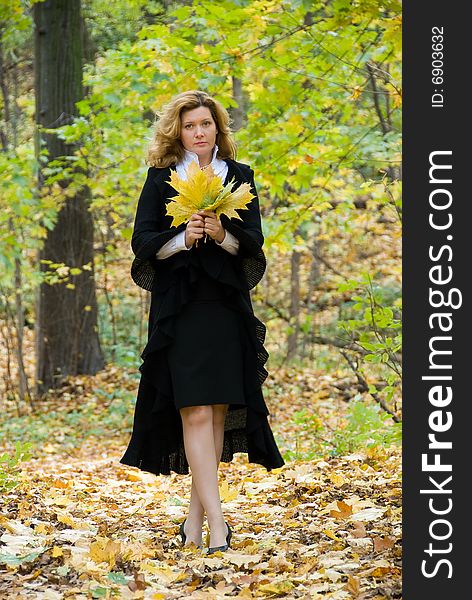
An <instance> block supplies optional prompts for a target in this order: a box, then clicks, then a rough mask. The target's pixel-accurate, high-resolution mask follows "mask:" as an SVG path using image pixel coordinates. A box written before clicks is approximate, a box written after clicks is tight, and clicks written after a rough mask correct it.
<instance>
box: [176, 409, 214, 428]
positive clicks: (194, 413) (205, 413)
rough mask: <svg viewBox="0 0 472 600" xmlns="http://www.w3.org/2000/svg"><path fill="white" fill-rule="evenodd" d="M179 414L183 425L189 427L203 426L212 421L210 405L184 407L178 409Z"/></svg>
mask: <svg viewBox="0 0 472 600" xmlns="http://www.w3.org/2000/svg"><path fill="white" fill-rule="evenodd" d="M180 414H181V416H182V421H183V422H184V424H185V425H190V426H195V425H203V424H205V423H207V422H209V421H210V422H211V421H212V419H213V410H212V407H211V406H210V405H203V406H186V407H185V408H181V409H180Z"/></svg>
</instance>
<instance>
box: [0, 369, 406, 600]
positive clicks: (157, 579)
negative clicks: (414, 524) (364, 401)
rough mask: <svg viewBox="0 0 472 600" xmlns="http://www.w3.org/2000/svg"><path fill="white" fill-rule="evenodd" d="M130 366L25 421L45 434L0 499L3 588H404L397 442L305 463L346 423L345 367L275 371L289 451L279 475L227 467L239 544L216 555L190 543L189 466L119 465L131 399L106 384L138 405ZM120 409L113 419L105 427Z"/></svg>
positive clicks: (393, 593) (225, 492) (100, 593)
mask: <svg viewBox="0 0 472 600" xmlns="http://www.w3.org/2000/svg"><path fill="white" fill-rule="evenodd" d="M119 374H120V371H119V370H117V369H116V368H114V367H110V368H108V369H107V370H105V371H103V372H102V373H100V374H98V375H97V376H96V377H82V378H75V379H74V380H73V382H71V383H70V389H69V390H68V389H67V388H66V389H63V390H62V391H61V393H59V394H58V395H57V397H56V398H52V399H51V401H50V402H49V403H48V405H47V407H45V408H44V413H43V414H34V415H33V414H31V415H29V416H28V417H27V418H25V419H24V420H23V421H22V422H21V426H22V427H23V428H24V431H33V430H34V428H35V424H36V425H37V430H36V435H37V436H40V437H39V438H36V444H37V445H36V448H35V452H34V456H35V458H34V459H31V460H29V461H28V462H27V463H24V466H23V471H22V482H23V485H21V486H20V487H19V488H16V489H14V490H12V491H10V492H7V493H4V495H3V499H2V511H1V515H2V516H1V520H0V598H4V597H5V598H41V599H43V598H45V599H56V598H58V599H59V598H67V597H71V598H152V599H160V598H163V599H164V598H197V599H198V598H225V597H231V598H276V597H281V598H303V599H307V600H308V599H315V600H316V599H325V598H332V599H344V598H357V599H377V600H380V599H384V598H385V599H386V598H401V584H400V581H401V473H400V470H401V458H400V452H399V450H398V449H397V448H396V447H392V448H389V449H384V448H381V447H379V446H376V447H372V448H366V449H363V450H356V451H355V452H351V453H349V454H345V455H343V456H330V454H329V452H326V453H325V456H324V457H323V458H321V457H315V458H312V459H311V460H305V459H303V456H304V454H306V455H308V453H309V452H310V450H312V449H313V448H314V449H315V450H319V449H320V448H321V447H322V446H320V443H321V442H322V441H323V440H321V441H320V439H318V438H319V437H323V436H326V435H328V433H329V431H331V430H334V429H335V428H336V426H337V424H338V425H340V423H341V420H342V413H343V411H344V412H345V410H346V408H345V407H346V406H347V404H346V402H345V396H346V389H348V384H349V382H348V381H346V382H345V383H346V385H344V386H340V385H339V384H340V381H342V375H341V373H339V374H336V373H334V374H332V377H330V378H326V377H324V378H323V376H322V375H320V374H318V375H317V374H316V373H314V372H313V371H312V370H306V371H303V370H300V369H299V370H295V369H280V370H278V371H277V381H275V380H274V379H272V377H269V379H268V381H267V391H266V398H267V403H268V406H269V409H270V410H271V426H272V428H273V431H274V434H275V436H276V439H277V442H278V444H279V447H280V449H281V452H282V454H283V455H284V457H287V456H290V457H291V458H290V459H287V458H286V465H285V466H284V467H282V468H281V469H278V470H275V471H272V472H271V473H269V472H267V471H266V469H265V468H264V467H261V466H259V465H255V464H250V463H248V462H247V455H245V454H238V455H236V457H235V459H234V460H233V462H231V463H221V466H220V492H221V498H222V503H223V511H224V514H225V517H226V519H227V520H228V521H229V523H230V524H231V527H232V529H233V537H232V540H231V545H232V548H231V549H230V550H228V551H226V552H224V553H222V554H215V555H213V556H211V557H210V556H209V557H207V556H205V548H204V549H203V550H199V549H196V548H195V547H186V548H182V547H181V545H180V537H179V536H178V526H179V524H180V522H181V521H182V520H183V518H184V517H185V515H186V510H187V506H188V500H189V497H190V485H191V476H190V475H188V476H182V475H178V474H172V475H171V476H168V477H166V476H161V477H155V476H154V475H152V474H150V473H145V472H142V471H139V470H138V469H135V468H132V467H126V466H125V465H121V464H120V463H119V462H118V460H119V458H120V457H121V455H122V453H123V452H124V448H125V445H126V443H127V441H128V430H126V431H125V430H124V429H126V428H127V427H128V426H129V425H127V426H126V427H123V430H121V429H120V428H119V427H117V425H116V423H117V415H120V414H121V411H122V408H121V404H120V402H122V400H119V402H118V400H117V399H115V398H114V396H113V395H112V394H108V395H107V391H109V390H111V389H112V388H113V389H117V388H120V389H121V390H125V391H126V390H128V395H126V394H125V396H124V397H125V399H126V398H127V399H128V404H129V398H130V397H132V396H133V394H134V392H135V389H136V383H135V380H134V379H130V378H129V377H126V376H124V375H122V380H121V381H117V378H118V376H119ZM315 379H316V386H315V385H314V384H315ZM334 382H335V383H336V386H334V385H333V383H334ZM340 389H342V390H343V391H342V393H341V392H340ZM97 390H100V393H97ZM313 390H316V392H315V391H313ZM79 400H80V402H81V404H82V406H83V410H84V412H83V413H82V415H85V417H84V416H82V417H79V416H77V415H78V414H79V413H77V412H76V411H77V406H78V403H79ZM125 406H126V403H125ZM112 407H115V409H116V413H115V418H114V419H109V421H108V424H107V423H105V425H102V426H100V423H101V422H102V421H103V419H104V413H107V415H109V414H110V411H111V408H112ZM304 408H305V409H308V410H309V413H310V414H311V415H316V417H313V418H312V420H311V421H309V424H310V426H307V423H306V421H305V422H303V421H302V420H300V419H298V418H296V415H297V414H299V412H300V411H301V410H303V409H304ZM128 409H129V406H128ZM51 413H53V414H57V417H55V418H57V428H51V424H50V422H48V421H47V418H46V415H49V416H50V415H51ZM68 414H69V420H67V418H66V417H67V415H68ZM71 414H73V415H74V420H73V421H72V422H71V421H70V415H71ZM129 418H130V411H129V410H128V411H127V423H128V424H129ZM61 419H62V420H61ZM81 419H82V420H81ZM85 419H86V420H88V423H89V427H88V429H89V432H88V433H90V432H92V434H90V435H88V434H87V432H86V431H85V430H86V429H87V427H86V422H85ZM120 419H121V420H122V421H123V419H122V417H120ZM317 421H320V422H322V423H323V424H326V425H329V426H330V428H331V429H325V428H323V429H322V431H321V430H319V429H317V427H316V422H317ZM4 423H5V427H4V429H5V430H6V431H7V433H8V436H7V437H10V441H11V440H12V439H14V435H13V432H14V429H11V428H10V429H8V427H7V425H6V421H5V422H4ZM71 423H72V425H71ZM18 426H20V425H18ZM46 426H47V427H49V433H48V437H47V438H46V436H45V433H47V432H46ZM2 427H3V426H2ZM10 427H11V423H10ZM41 428H44V429H45V432H43V433H44V434H42V433H41ZM74 428H75V429H74ZM78 430H80V431H81V432H82V437H81V436H79V437H78V438H77V439H75V442H74V440H73V438H74V435H75V433H76V432H77V433H78ZM317 431H318V433H317ZM319 431H321V433H319ZM327 432H328V433H327ZM41 436H42V437H41ZM39 439H40V440H42V441H41V443H38V440H39ZM324 441H326V442H327V447H329V442H330V440H329V439H328V440H324ZM206 542H208V540H206ZM206 545H207V543H206V544H205V535H204V546H206Z"/></svg>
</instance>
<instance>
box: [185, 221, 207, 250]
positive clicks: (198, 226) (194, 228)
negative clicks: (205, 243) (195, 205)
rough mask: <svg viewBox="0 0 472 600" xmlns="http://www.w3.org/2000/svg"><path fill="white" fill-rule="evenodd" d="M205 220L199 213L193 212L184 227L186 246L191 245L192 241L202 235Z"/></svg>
mask: <svg viewBox="0 0 472 600" xmlns="http://www.w3.org/2000/svg"><path fill="white" fill-rule="evenodd" d="M204 225H205V220H204V218H203V217H202V216H201V215H198V214H197V213H194V214H193V215H192V216H191V217H190V219H189V222H188V223H187V227H186V228H185V245H186V246H187V248H190V247H191V246H193V244H194V242H195V241H196V240H198V239H200V238H202V237H203V235H204Z"/></svg>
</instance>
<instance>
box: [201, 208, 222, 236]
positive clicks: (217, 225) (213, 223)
mask: <svg viewBox="0 0 472 600" xmlns="http://www.w3.org/2000/svg"><path fill="white" fill-rule="evenodd" d="M197 214H199V215H202V217H204V219H205V225H204V228H203V231H204V232H205V233H208V235H209V236H210V237H211V238H212V239H214V240H216V241H217V242H218V243H219V244H221V242H222V241H223V240H224V238H225V229H224V227H223V225H222V224H221V221H220V220H219V218H218V217H217V216H216V214H215V213H214V212H212V211H209V210H199V211H198V213H197Z"/></svg>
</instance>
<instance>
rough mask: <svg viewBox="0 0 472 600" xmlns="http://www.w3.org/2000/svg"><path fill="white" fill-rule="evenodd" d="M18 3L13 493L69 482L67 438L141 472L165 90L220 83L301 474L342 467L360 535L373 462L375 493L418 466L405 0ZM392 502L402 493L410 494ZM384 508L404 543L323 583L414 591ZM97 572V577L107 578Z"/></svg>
mask: <svg viewBox="0 0 472 600" xmlns="http://www.w3.org/2000/svg"><path fill="white" fill-rule="evenodd" d="M0 7H1V15H0V78H1V80H0V87H1V94H0V117H1V120H0V144H1V149H2V152H1V153H0V173H1V177H0V222H1V225H2V226H1V230H0V235H1V252H0V261H1V266H2V269H1V271H0V311H1V312H0V319H1V337H2V349H1V355H0V391H1V396H0V407H1V411H2V413H1V417H0V427H1V429H0V431H1V439H0V448H2V449H3V450H4V451H5V453H4V454H3V456H2V457H1V458H0V488H1V489H2V490H3V491H4V492H5V493H6V494H7V495H6V496H4V500H5V501H6V502H10V504H9V508H8V511H7V512H8V515H9V517H10V522H17V521H18V519H20V517H21V516H22V515H21V512H22V509H21V507H22V506H23V510H26V512H28V511H27V509H26V508H25V507H26V506H28V502H29V501H30V500H28V498H30V495H31V494H33V491H34V493H36V494H38V493H40V494H45V495H46V496H47V495H48V494H50V493H51V484H52V483H54V482H57V481H59V480H60V478H58V476H57V473H56V475H55V476H53V475H51V473H52V472H53V471H52V470H51V469H52V465H55V464H56V463H57V462H58V461H59V462H63V459H64V457H67V458H68V459H70V460H71V461H78V463H80V464H82V465H83V464H84V463H86V464H89V465H90V464H92V465H94V467H91V468H96V467H97V463H96V462H95V463H94V462H93V461H97V460H98V461H100V460H102V461H105V463H106V464H107V465H108V469H109V472H112V471H113V477H115V478H116V477H119V476H120V473H124V471H125V469H124V467H121V466H118V465H117V460H118V458H119V456H121V454H122V452H123V451H124V448H125V444H126V443H127V439H128V435H129V431H130V430H131V424H132V416H133V405H134V399H135V396H136V391H137V385H138V381H139V371H138V366H139V364H140V358H139V356H140V352H141V351H142V349H143V347H144V345H145V341H146V335H147V331H146V326H147V312H148V309H149V300H150V298H149V296H150V295H149V294H148V292H145V291H144V290H142V289H140V288H137V287H136V286H135V285H134V283H133V282H132V280H131V278H130V275H129V269H130V265H131V261H132V252H131V248H130V240H131V234H132V229H133V219H134V214H135V210H136V203H137V198H138V196H139V191H140V188H141V186H142V184H143V182H144V179H145V175H146V170H147V166H146V164H145V162H144V159H145V155H146V148H147V144H148V142H149V139H150V136H151V133H152V124H153V121H154V116H155V112H156V111H158V110H159V108H160V107H161V106H162V104H164V103H165V102H166V101H168V100H169V99H170V98H171V97H172V96H173V95H174V94H175V93H177V92H180V91H183V90H187V89H202V90H205V91H207V92H208V93H210V94H211V95H213V96H214V97H216V98H217V99H218V100H219V101H220V102H222V104H223V105H224V106H225V107H226V108H227V109H228V111H229V112H230V115H231V118H232V122H233V130H234V132H235V133H234V136H235V139H236V142H237V144H238V155H237V160H240V161H242V162H245V163H248V164H250V165H251V166H252V168H253V169H254V170H255V180H256V186H257V189H258V194H259V198H260V205H261V212H262V223H263V231H264V236H265V245H264V250H265V253H266V257H267V261H268V266H267V271H266V274H265V276H264V278H263V280H262V282H261V283H260V284H259V285H258V286H257V287H256V288H255V289H254V290H253V291H251V296H252V300H253V305H254V310H255V313H256V315H257V316H258V318H260V319H261V320H262V321H263V322H264V323H265V324H266V326H267V338H266V347H267V349H268V351H269V353H270V357H269V361H268V363H267V365H266V366H267V369H268V371H269V377H268V379H267V381H266V384H265V399H266V402H267V405H268V407H269V410H270V412H271V425H272V428H273V430H274V434H275V437H276V440H277V443H278V445H279V447H280V449H281V452H282V454H283V456H284V459H285V460H286V463H287V465H286V467H284V469H286V474H285V477H286V478H287V477H290V474H292V480H291V481H292V483H293V485H294V486H297V485H300V482H305V483H306V481H307V476H306V474H307V473H311V475H312V476H313V478H312V481H314V480H315V479H316V476H315V473H319V470H320V469H322V468H325V469H326V470H327V471H326V473H327V475H326V477H327V478H328V479H327V480H328V481H329V482H330V485H331V488H332V489H331V490H329V491H327V492H326V493H327V494H328V495H327V497H326V501H324V502H322V508H323V510H325V511H327V512H326V513H325V514H327V515H328V516H329V517H330V518H331V519H332V525H331V526H330V527H329V528H327V527H326V524H325V525H324V527H321V529H320V531H321V534H320V535H324V536H325V537H324V539H325V541H326V543H327V544H335V545H336V544H340V543H341V542H340V540H341V539H342V538H343V535H341V534H339V532H338V530H337V526H338V525H339V526H341V525H343V526H345V525H346V519H351V518H352V519H353V522H355V523H357V525H355V527H358V524H359V523H360V522H362V519H357V520H356V519H354V518H353V515H355V514H358V513H359V512H361V511H362V510H368V509H372V510H373V508H375V507H372V506H367V505H364V504H362V502H365V498H364V497H363V495H362V494H360V495H355V494H353V488H352V482H353V477H354V472H355V473H356V477H357V476H362V477H364V476H366V477H367V480H366V486H367V488H369V486H371V485H372V478H371V477H374V478H375V477H377V476H381V477H386V476H387V474H388V475H389V476H391V477H393V480H392V481H395V482H396V483H395V486H396V487H395V486H394V485H393V483H392V486H393V487H395V489H397V487H398V486H397V483H398V480H399V449H398V445H399V442H400V439H401V415H402V407H401V362H402V361H401V357H402V351H401V309H402V305H401V216H402V208H401V179H402V177H401V93H402V90H401V4H400V3H399V2H397V1H396V0H392V1H389V0H386V1H377V0H357V1H355V2H353V1H349V0H334V1H329V0H323V1H319V2H317V1H310V0H291V1H283V0H267V1H264V0H255V1H254V0H233V1H230V0H224V1H221V2H216V1H210V0H200V1H197V0H194V1H182V2H167V1H161V2H158V1H151V0H146V1H143V0H131V1H124V0H118V1H116V2H113V3H110V2H103V0H82V1H81V2H80V1H79V0H73V1H71V2H60V1H58V0H56V1H55V2H51V3H44V2H34V1H32V0H30V1H25V0H24V1H20V0H1V1H0ZM98 447H99V448H100V451H99V452H98V453H97V448H98ZM78 463H77V464H78ZM74 464H76V463H74ZM110 465H111V467H110ZM324 465H326V466H324ZM69 467H70V465H69ZM240 467H241V465H239V467H238V468H239V469H240ZM61 468H62V467H61ZM100 468H101V469H103V465H102V466H101V467H100ZM230 468H232V465H231V466H230ZM38 469H39V470H43V469H44V470H43V471H42V472H43V476H42V477H39V478H38V479H37V481H36V483H34V485H33V481H34V475H33V473H36V472H37V471H38ZM344 470H345V471H344ZM256 471H257V470H256ZM69 472H70V470H69ZM257 472H258V471H257ZM300 473H301V474H302V475H300ZM121 476H122V477H124V476H123V475H121ZM51 477H52V479H51ZM135 477H137V478H138V479H139V477H138V476H137V475H135ZM253 477H254V478H256V475H255V474H253ZM257 477H259V476H257ZM300 477H301V479H300ZM369 477H370V479H369ZM263 480H264V476H263V475H262V476H261V481H263ZM61 481H62V480H61ZM140 481H141V479H140ZM61 485H62V484H61ZM61 485H59V488H60V487H61ZM179 485H181V484H179ZM274 485H275V488H274V494H275V493H280V494H282V493H283V494H284V495H285V494H287V493H288V492H287V491H286V490H284V491H283V492H281V491H280V490H279V492H275V490H276V489H278V488H277V484H275V483H274ZM278 485H280V481H279V484H278ZM53 487H54V485H53ZM315 487H316V486H315ZM384 487H385V486H384ZM387 487H388V486H387ZM39 488H41V489H42V491H41V492H38V489H39ZM367 488H366V489H367ZM313 489H315V488H313V487H310V490H311V491H313ZM369 489H370V492H372V488H371V487H370V488H369ZM68 491H69V492H70V493H72V490H71V489H70V490H69V489H68ZM223 491H224V490H223ZM333 491H334V492H335V493H334V495H332V492H333ZM347 491H349V493H350V494H351V500H349V498H348V497H347V496H346V493H347ZM63 492H64V490H62V491H61V494H62V493H63ZM384 492H385V493H386V491H385V489H384ZM228 494H229V496H228V498H227V499H228V501H230V500H231V499H232V498H230V492H228ZM343 494H344V495H343ZM364 494H367V495H368V493H367V491H366V490H364ZM183 495H184V494H183V493H182V496H183ZM178 496H179V494H176V496H175V497H178ZM61 497H62V496H61ZM385 497H388V498H389V499H390V500H391V501H392V502H394V503H397V502H398V500H399V498H398V490H397V492H395V493H391V490H390V491H389V492H388V493H386V496H385ZM390 500H389V501H390ZM333 502H334V505H333V506H331V504H332V503H333ZM22 503H23V504H22ZM291 503H292V501H290V502H289V503H288V504H291ZM339 503H341V505H340V504H339ZM356 503H357V504H356ZM359 503H360V504H359ZM47 504H48V503H47V502H45V506H46V505H47ZM308 504H309V503H308ZM176 505H178V506H180V504H179V502H177V503H176ZM267 505H268V504H267V502H266V503H265V506H266V508H267ZM356 507H357V508H356ZM377 508H378V507H377ZM389 510H390V512H388V511H389ZM330 511H331V512H333V511H334V513H339V514H340V515H341V517H340V516H339V514H334V515H331V514H330ZM343 511H344V512H343ZM45 514H46V513H45ZM373 514H376V517H375V519H376V520H377V522H376V525H377V526H378V527H379V528H380V529H379V530H378V531H377V533H376V534H375V533H370V534H369V532H366V531H365V530H364V533H365V536H364V538H365V539H367V538H368V539H369V540H370V541H369V544H371V545H373V548H374V550H375V548H376V544H377V551H379V552H390V553H391V561H390V562H389V561H388V560H385V559H384V558H381V559H379V560H381V561H384V562H383V563H382V564H379V565H377V567H376V568H377V571H376V572H375V573H374V574H373V575H372V573H370V574H366V568H365V565H361V563H362V561H363V560H365V561H367V562H368V563H369V565H370V564H372V561H373V560H374V559H373V558H372V556H371V555H370V554H369V553H362V552H360V550H359V548H358V553H360V554H361V555H362V557H363V558H362V557H361V558H359V564H360V566H359V569H360V570H358V571H356V570H355V569H354V570H352V569H351V570H349V569H347V570H344V571H343V570H342V569H339V570H338V571H335V572H339V573H340V576H339V577H335V576H332V577H322V578H321V580H322V581H321V583H320V582H319V581H318V580H317V585H318V584H320V585H328V586H331V588H332V592H333V593H340V594H341V595H339V596H332V597H340V598H341V597H345V596H343V595H342V594H343V593H350V594H351V595H352V594H354V593H356V594H357V596H356V597H362V596H361V595H362V594H364V596H363V597H366V598H367V597H376V596H374V595H369V594H371V593H372V594H374V591H375V593H378V585H379V581H380V580H381V581H382V582H383V583H382V585H384V586H385V589H386V590H389V591H388V594H390V596H388V595H385V596H378V597H398V596H397V595H394V594H395V593H398V586H399V583H398V576H399V571H398V568H399V567H398V559H399V555H398V552H397V553H396V554H395V552H396V551H397V547H398V542H399V540H400V534H399V507H398V505H396V506H395V507H393V508H392V507H390V508H385V510H384V511H383V512H380V513H375V512H374V513H373ZM29 516H31V515H29ZM43 517H44V515H43ZM393 517H394V518H393ZM392 518H393V521H392ZM375 519H372V520H375ZM379 519H380V520H382V519H383V521H382V523H381V522H380V520H379ZM20 520H21V519H20ZM367 521H369V519H367V520H366V522H367ZM49 522H50V520H49ZM0 525H1V524H0ZM23 526H24V524H23ZM7 529H8V528H7ZM28 529H31V525H30V524H29V526H28ZM326 531H327V532H328V533H323V532H326ZM357 531H359V530H358V529H357ZM10 532H11V530H10ZM329 532H331V533H329ZM15 533H18V531H17V530H15ZM23 533H24V532H23ZM39 533H41V531H39ZM344 537H345V536H344ZM357 537H358V538H360V539H364V538H363V536H357ZM1 539H2V538H0V540H1ZM5 539H7V538H5ZM376 539H377V542H376V541H375V540H376ZM378 540H381V542H380V541H378ZM385 540H387V541H385ZM4 543H7V544H8V540H7V542H5V541H4ZM382 544H383V545H382ZM53 547H58V546H57V545H53ZM369 548H370V546H369ZM10 550H11V551H10V552H7V551H6V550H5V551H4V552H2V549H1V547H0V564H2V563H3V564H4V565H7V567H5V568H8V569H11V570H12V573H13V572H15V573H16V572H17V570H18V569H20V572H21V569H22V568H23V569H26V570H25V573H30V572H31V569H32V568H33V565H34V563H35V560H37V557H36V558H33V559H31V558H28V559H25V558H24V557H25V556H28V553H26V554H25V553H24V552H23V554H22V553H21V552H20V551H18V549H17V551H15V552H14V551H13V550H12V549H10ZM351 550H352V548H351ZM329 551H336V552H339V549H335V550H332V548H331V549H330V550H329ZM43 552H44V550H43ZM117 553H118V551H117ZM30 554H31V553H30ZM118 554H119V553H118ZM38 556H39V554H38ZM58 556H59V555H58ZM324 556H326V554H325V555H324ZM2 557H3V560H2ZM5 557H10V558H8V559H7V558H5ZM13 557H14V558H13ZM56 558H57V557H56ZM351 558H352V557H351ZM121 559H123V557H122V556H121ZM305 560H306V556H305ZM369 561H370V562H369ZM385 562H386V563H387V566H386V564H384V563H385ZM28 565H29V566H28ZM49 566H51V565H49ZM63 566H64V564H61V566H59V567H58V566H57V565H56V566H55V567H54V568H62V567H63ZM325 567H326V568H328V569H331V570H332V571H333V570H334V569H333V565H332V564H331V563H330V564H329V565H328V566H326V565H325ZM51 568H52V566H51ZM316 568H317V569H318V570H317V573H320V572H321V571H320V570H319V569H320V565H319V564H318V563H317V564H316ZM362 569H364V570H362ZM371 570H372V569H371ZM374 571H375V569H374ZM68 573H69V571H68ZM135 573H136V572H135ZM101 575H102V574H101ZM59 576H63V575H62V574H61V573H60V572H59V575H57V577H59ZM66 578H67V577H66ZM98 580H100V577H98V575H97V574H96V573H93V577H92V576H91V578H90V581H89V584H90V585H92V583H93V585H95V586H96V587H95V588H93V589H95V590H102V589H103V590H108V591H106V592H105V595H106V594H107V593H109V589H108V588H107V586H106V585H105V584H104V582H103V580H100V581H98ZM69 581H70V580H69ZM135 581H136V577H135ZM113 584H114V585H118V583H117V582H116V581H114V582H113ZM121 584H123V582H121ZM261 585H264V584H261ZM292 585H295V583H294V582H293V584H292ZM346 586H348V587H347V588H346ZM349 586H350V587H349ZM92 587H93V586H92ZM110 587H112V586H111V584H110ZM128 587H129V586H128ZM331 588H330V589H331ZM346 589H347V590H348V592H346ZM336 590H337V591H336ZM353 590H354V591H353ZM372 590H374V591H372ZM395 590H396V592H395ZM51 593H52V592H51ZM96 593H97V594H101V593H102V592H100V591H99V592H96ZM267 593H273V592H270V590H267ZM313 593H315V592H313ZM316 593H321V592H320V591H316ZM162 597H167V596H162ZM310 597H316V596H310ZM346 597H350V596H346Z"/></svg>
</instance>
